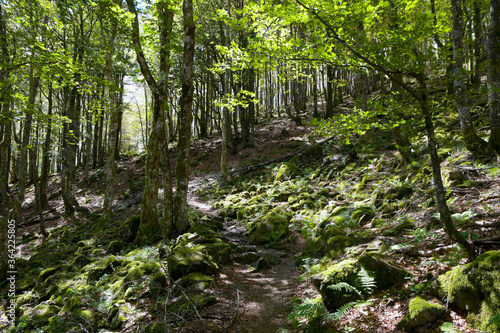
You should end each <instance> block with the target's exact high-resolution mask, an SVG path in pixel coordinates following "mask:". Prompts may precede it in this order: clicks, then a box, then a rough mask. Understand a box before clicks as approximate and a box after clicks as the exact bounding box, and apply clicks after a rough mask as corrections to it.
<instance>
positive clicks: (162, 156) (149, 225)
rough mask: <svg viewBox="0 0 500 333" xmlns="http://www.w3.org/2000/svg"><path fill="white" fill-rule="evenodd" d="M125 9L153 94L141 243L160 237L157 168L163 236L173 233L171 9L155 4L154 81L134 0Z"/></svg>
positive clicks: (142, 68) (140, 227)
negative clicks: (167, 108) (169, 135)
mask: <svg viewBox="0 0 500 333" xmlns="http://www.w3.org/2000/svg"><path fill="white" fill-rule="evenodd" d="M127 6H128V8H129V11H130V12H131V13H132V14H134V20H133V22H132V41H133V43H134V49H135V53H136V56H137V62H138V63H139V66H140V69H141V72H142V75H143V76H144V78H145V80H146V82H147V84H148V87H149V89H150V90H151V95H152V97H153V120H152V124H151V130H150V134H149V138H148V141H147V147H146V166H145V173H146V181H145V187H144V194H143V197H142V203H141V222H140V226H139V231H138V233H137V237H136V242H138V243H142V242H144V241H146V240H153V239H155V238H156V237H158V236H160V234H159V233H158V231H159V229H160V223H159V221H158V211H157V203H158V189H159V186H160V171H161V172H162V173H163V182H164V183H163V184H164V186H165V192H164V195H165V197H164V212H163V219H162V228H163V235H164V236H166V237H170V236H171V235H173V232H174V231H173V223H172V219H173V216H174V214H173V209H172V206H173V205H172V187H171V175H170V160H169V156H168V143H167V133H166V124H165V103H166V101H167V98H168V96H167V92H168V72H169V69H170V59H169V57H170V39H171V33H172V23H173V8H172V6H171V5H170V4H169V3H167V2H159V3H157V13H158V25H159V30H160V54H159V55H160V72H161V79H160V81H159V82H157V81H156V80H155V78H154V77H153V75H152V72H151V70H150V68H149V64H148V62H147V61H146V57H145V55H144V52H143V50H142V45H141V41H140V32H139V18H138V13H137V10H136V8H135V3H134V0H127Z"/></svg>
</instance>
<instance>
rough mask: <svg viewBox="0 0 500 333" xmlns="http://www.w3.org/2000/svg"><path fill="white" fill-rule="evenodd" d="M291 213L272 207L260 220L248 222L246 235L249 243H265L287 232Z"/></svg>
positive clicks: (277, 238)
mask: <svg viewBox="0 0 500 333" xmlns="http://www.w3.org/2000/svg"><path fill="white" fill-rule="evenodd" d="M291 218H292V217H291V214H290V213H288V212H285V211H283V210H280V209H274V210H272V211H270V212H269V213H267V214H266V215H264V216H263V217H262V218H261V219H260V220H257V221H255V222H253V223H251V224H250V226H249V228H248V236H249V239H250V243H251V244H266V243H270V242H273V241H276V240H279V239H281V238H284V237H285V236H286V235H287V234H288V228H289V224H290V219H291Z"/></svg>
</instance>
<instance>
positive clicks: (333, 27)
mask: <svg viewBox="0 0 500 333" xmlns="http://www.w3.org/2000/svg"><path fill="white" fill-rule="evenodd" d="M295 2H296V3H297V4H299V5H300V6H301V7H302V8H304V9H305V10H306V11H307V12H308V13H310V14H311V15H312V16H313V17H314V18H315V19H316V20H317V21H319V22H321V23H322V24H323V25H324V26H325V28H326V29H327V30H328V31H329V32H330V34H331V36H332V38H333V40H334V41H335V42H336V43H338V44H340V45H342V46H343V47H345V49H346V50H347V51H348V52H349V53H350V54H351V56H352V57H354V59H356V61H360V62H362V63H363V64H365V65H366V66H369V67H371V68H373V69H374V70H378V71H380V72H382V73H384V74H385V75H387V76H388V77H389V78H390V79H391V80H392V81H393V82H395V83H398V84H399V85H401V87H402V88H403V89H404V90H405V91H406V92H407V93H408V94H409V95H411V97H412V98H414V99H415V100H416V101H417V103H418V104H419V105H420V110H421V112H422V114H423V117H424V122H425V130H426V134H427V139H428V145H427V147H428V150H429V154H430V158H431V162H432V169H433V180H434V187H435V189H436V200H437V205H438V210H439V213H440V218H441V221H442V223H443V227H444V229H445V230H446V232H447V234H448V235H449V236H450V238H451V239H453V240H454V241H455V242H457V243H458V244H459V245H460V246H461V247H462V248H463V249H464V250H465V251H466V253H467V255H468V256H469V258H474V257H475V253H474V248H473V246H472V245H471V244H470V243H469V242H468V241H467V240H466V239H465V238H464V236H463V235H462V234H461V233H460V232H458V231H457V229H456V227H455V226H454V224H453V221H452V219H451V213H450V210H449V208H448V205H447V203H446V191H445V189H444V186H443V181H442V177H441V166H440V162H441V161H440V158H439V156H438V153H437V141H436V136H435V133H434V124H433V121H432V115H431V112H430V107H429V93H428V86H427V80H428V79H427V77H426V73H425V70H426V62H427V61H429V59H430V56H432V52H429V51H428V50H427V52H422V51H421V50H416V49H414V48H413V47H410V48H408V46H407V45H406V46H405V44H407V41H406V40H407V38H412V39H413V43H418V40H419V39H420V38H429V37H430V36H432V35H433V33H434V31H433V27H432V24H429V23H428V22H427V23H426V20H428V16H427V15H428V12H427V11H426V10H425V9H424V10H422V8H415V7H414V6H409V5H408V4H406V3H405V2H401V3H399V5H400V6H401V10H399V11H398V12H399V15H398V19H402V20H405V21H406V22H410V21H412V22H413V26H411V27H410V28H411V30H410V32H409V35H410V36H405V35H404V34H405V33H406V34H408V31H391V32H388V31H377V32H378V36H377V37H378V38H373V36H372V38H368V35H367V34H364V33H363V34H359V33H358V30H357V26H359V21H362V20H365V22H364V24H363V26H364V28H365V29H363V32H364V31H365V30H366V28H367V27H368V26H369V25H375V26H378V27H380V25H379V23H380V21H378V20H380V19H381V16H379V15H378V13H377V12H376V11H375V9H376V7H375V6H373V5H372V4H370V3H367V2H364V3H359V2H358V3H357V4H358V5H359V6H356V7H353V8H355V11H354V12H346V13H344V15H345V16H340V15H338V13H339V12H341V9H346V7H345V6H346V4H345V3H333V4H332V3H323V6H322V9H321V10H318V9H316V8H318V7H317V5H315V8H314V9H313V8H311V7H310V6H308V5H307V4H306V3H304V2H303V1H301V0H295ZM366 11H368V12H369V13H371V15H365V12H366ZM331 13H336V15H335V16H333V15H331ZM362 13H363V15H361V14H362ZM347 17H348V18H349V22H353V23H351V26H348V25H347V24H348V21H347ZM410 17H411V18H412V19H411V20H410ZM374 18H377V20H374ZM340 25H342V29H339V28H338V26H340ZM399 26H400V27H405V28H403V30H407V29H408V28H406V25H404V24H402V25H399ZM373 32H375V31H372V33H373ZM383 34H386V35H383ZM403 37H405V38H403ZM353 41H355V42H353ZM388 45H392V46H396V47H397V46H399V47H400V48H399V49H398V51H399V52H400V54H399V56H395V55H393V56H391V57H389V56H387V55H386V54H384V53H383V52H381V48H385V47H386V46H388ZM408 60H410V61H409V62H408V63H405V61H408ZM399 73H400V74H402V75H407V76H409V77H412V78H413V79H415V80H417V82H418V84H419V86H418V89H414V88H413V87H412V86H410V85H409V84H406V83H405V82H404V81H402V80H400V79H399V78H398V76H397V75H396V74H399Z"/></svg>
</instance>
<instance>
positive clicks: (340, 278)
mask: <svg viewBox="0 0 500 333" xmlns="http://www.w3.org/2000/svg"><path fill="white" fill-rule="evenodd" d="M363 274H369V275H370V279H373V282H374V286H370V288H373V289H374V290H385V289H387V288H390V287H392V286H394V285H397V284H400V283H403V282H404V279H405V277H406V276H407V275H408V273H407V272H406V271H405V270H404V269H402V268H400V267H397V266H396V265H394V264H391V263H390V262H389V260H388V258H385V257H383V256H381V255H380V256H375V255H372V254H365V255H363V256H362V257H360V258H359V259H346V260H344V261H341V262H339V263H337V264H334V265H332V266H330V267H329V268H328V269H326V270H325V271H323V272H322V273H320V274H319V275H316V276H314V277H313V279H312V281H313V284H314V286H315V287H316V289H318V291H319V292H320V294H321V296H322V298H323V303H324V304H325V306H326V307H327V309H328V310H329V311H335V310H336V309H338V308H339V307H341V306H343V305H345V304H347V303H349V302H353V301H356V300H359V299H361V298H362V297H363V295H364V294H366V292H367V290H366V289H367V284H366V283H365V282H363Z"/></svg>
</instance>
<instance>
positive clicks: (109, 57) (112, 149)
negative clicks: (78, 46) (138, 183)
mask: <svg viewBox="0 0 500 333" xmlns="http://www.w3.org/2000/svg"><path fill="white" fill-rule="evenodd" d="M110 23H111V30H110V35H109V36H108V43H107V47H108V50H107V52H106V80H107V81H108V96H109V97H108V98H109V103H110V105H109V106H110V116H109V119H110V120H109V135H108V153H107V159H106V191H105V195H104V207H103V211H104V212H103V217H104V219H106V220H111V218H112V217H113V209H112V205H113V200H114V198H115V188H116V170H115V156H116V149H117V145H118V142H117V141H118V127H119V124H118V122H119V115H118V112H119V111H118V100H117V89H118V87H117V86H116V82H115V75H114V71H113V53H114V44H115V37H116V23H115V22H113V20H111V22H110ZM102 35H103V40H104V39H105V37H104V36H105V35H104V31H103V32H102Z"/></svg>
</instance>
